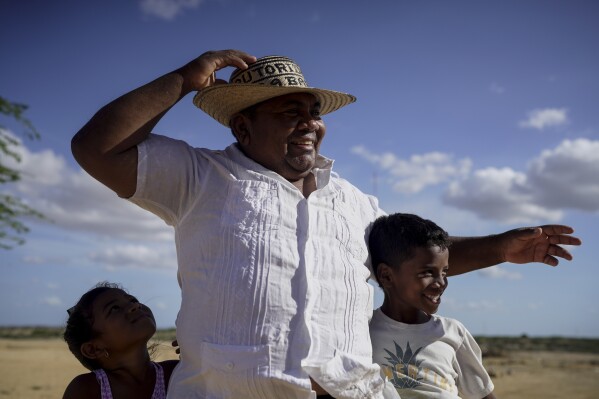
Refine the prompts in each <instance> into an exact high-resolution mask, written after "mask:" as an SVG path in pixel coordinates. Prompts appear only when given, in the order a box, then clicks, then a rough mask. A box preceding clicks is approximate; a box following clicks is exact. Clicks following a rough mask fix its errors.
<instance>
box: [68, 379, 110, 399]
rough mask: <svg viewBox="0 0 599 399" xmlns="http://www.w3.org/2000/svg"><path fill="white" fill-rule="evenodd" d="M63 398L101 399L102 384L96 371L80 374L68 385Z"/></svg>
mask: <svg viewBox="0 0 599 399" xmlns="http://www.w3.org/2000/svg"><path fill="white" fill-rule="evenodd" d="M62 398H63V399H83V398H89V399H96V398H97V399H101V393H100V385H99V384H98V381H97V380H96V375H95V374H94V373H86V374H80V375H78V376H77V377H75V378H73V380H72V381H71V382H70V383H69V385H68V386H67V389H65V391H64V395H63V396H62Z"/></svg>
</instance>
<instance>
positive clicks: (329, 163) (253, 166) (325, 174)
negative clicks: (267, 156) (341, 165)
mask: <svg viewBox="0 0 599 399" xmlns="http://www.w3.org/2000/svg"><path fill="white" fill-rule="evenodd" d="M225 152H226V153H227V155H229V157H230V158H231V159H232V160H233V161H235V162H237V163H238V164H240V165H241V166H242V167H244V168H245V169H248V170H251V171H254V172H257V173H260V174H262V175H265V176H268V177H270V178H272V179H275V180H279V181H282V182H285V183H286V184H291V182H290V181H288V180H287V179H285V178H284V177H283V176H281V175H280V174H278V173H277V172H274V171H272V170H270V169H268V168H265V167H264V166H262V165H260V164H259V163H258V162H256V161H254V160H253V159H251V158H248V157H247V156H246V155H245V154H244V153H243V151H241V149H240V148H239V144H238V143H233V144H231V145H230V146H228V147H227V148H226V149H225ZM333 163H334V161H333V160H332V159H329V158H327V157H325V156H323V155H320V154H318V155H317V157H316V162H315V164H314V168H312V173H313V174H314V176H315V177H316V186H317V188H318V189H321V188H324V187H326V186H327V184H328V183H329V180H330V178H331V170H332V168H333Z"/></svg>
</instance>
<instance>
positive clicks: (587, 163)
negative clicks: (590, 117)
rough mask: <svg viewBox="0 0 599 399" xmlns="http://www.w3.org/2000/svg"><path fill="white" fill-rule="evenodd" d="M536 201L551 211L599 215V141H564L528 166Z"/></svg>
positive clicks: (544, 152)
mask: <svg viewBox="0 0 599 399" xmlns="http://www.w3.org/2000/svg"><path fill="white" fill-rule="evenodd" d="M528 180H529V182H530V185H531V186H532V187H533V189H534V190H535V195H536V198H537V201H538V202H539V203H540V204H543V205H544V206H548V207H568V208H575V209H580V210H583V211H591V212H596V211H599V140H596V141H592V140H588V139H584V138H581V139H577V140H564V141H562V143H561V144H560V145H558V146H557V147H556V148H554V149H552V150H545V151H543V152H542V153H541V155H540V156H539V157H537V158H535V159H534V160H533V161H532V162H531V163H530V165H529V170H528Z"/></svg>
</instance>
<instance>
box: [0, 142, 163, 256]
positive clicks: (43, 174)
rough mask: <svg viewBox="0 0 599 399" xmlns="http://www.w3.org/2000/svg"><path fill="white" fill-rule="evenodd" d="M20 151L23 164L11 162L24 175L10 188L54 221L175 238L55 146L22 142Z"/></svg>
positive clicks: (123, 235) (118, 233)
mask: <svg viewBox="0 0 599 399" xmlns="http://www.w3.org/2000/svg"><path fill="white" fill-rule="evenodd" d="M13 136H14V135H13ZM15 137H16V136H15ZM16 151H17V152H18V154H19V155H20V157H21V163H16V162H14V161H12V160H11V159H7V162H6V163H7V165H8V166H9V167H13V168H17V169H18V170H21V171H22V180H21V181H19V182H17V183H14V184H10V185H8V186H7V188H8V189H9V190H11V191H12V192H13V193H14V194H15V195H18V196H19V197H20V198H22V200H23V201H24V202H25V203H27V204H28V205H30V206H32V207H33V208H34V209H36V210H38V211H40V212H41V213H43V214H44V215H45V216H46V217H47V218H48V219H49V220H50V221H51V222H52V223H53V224H54V225H55V226H57V227H60V228H63V229H67V230H70V231H73V230H75V231H84V232H91V233H96V234H100V235H104V236H106V237H112V238H117V239H128V240H129V239H130V240H149V241H162V242H172V241H173V230H172V228H171V227H169V226H167V225H166V224H165V223H164V222H163V221H161V220H160V219H159V218H157V217H156V216H154V215H152V214H151V213H149V212H147V211H145V210H143V209H141V208H138V207H137V206H135V205H133V204H131V203H129V202H128V201H125V200H123V199H121V198H119V197H118V196H117V195H116V194H115V193H113V192H112V191H111V190H109V189H108V188H106V187H105V186H103V185H102V184H100V183H99V182H98V181H96V180H95V179H93V178H92V177H90V176H89V175H88V174H87V173H86V172H84V171H83V170H81V169H80V170H77V171H76V170H73V169H71V168H70V167H69V166H68V165H67V163H66V161H65V159H64V158H63V157H61V156H59V155H57V154H56V153H54V152H53V151H52V150H43V151H40V152H31V151H29V149H28V148H27V147H25V146H23V145H21V146H19V147H18V148H16ZM30 261H31V262H35V261H36V260H35V259H33V258H32V259H30Z"/></svg>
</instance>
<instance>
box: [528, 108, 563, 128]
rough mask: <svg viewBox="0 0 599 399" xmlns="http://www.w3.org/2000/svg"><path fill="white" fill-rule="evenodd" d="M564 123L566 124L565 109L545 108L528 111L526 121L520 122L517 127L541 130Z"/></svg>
mask: <svg viewBox="0 0 599 399" xmlns="http://www.w3.org/2000/svg"><path fill="white" fill-rule="evenodd" d="M565 123H568V111H567V110H566V108H545V109H535V110H533V111H530V112H529V113H528V117H527V119H525V120H523V121H520V123H519V126H520V127H523V128H533V129H538V130H543V129H545V128H547V127H553V126H559V125H563V124H565Z"/></svg>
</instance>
